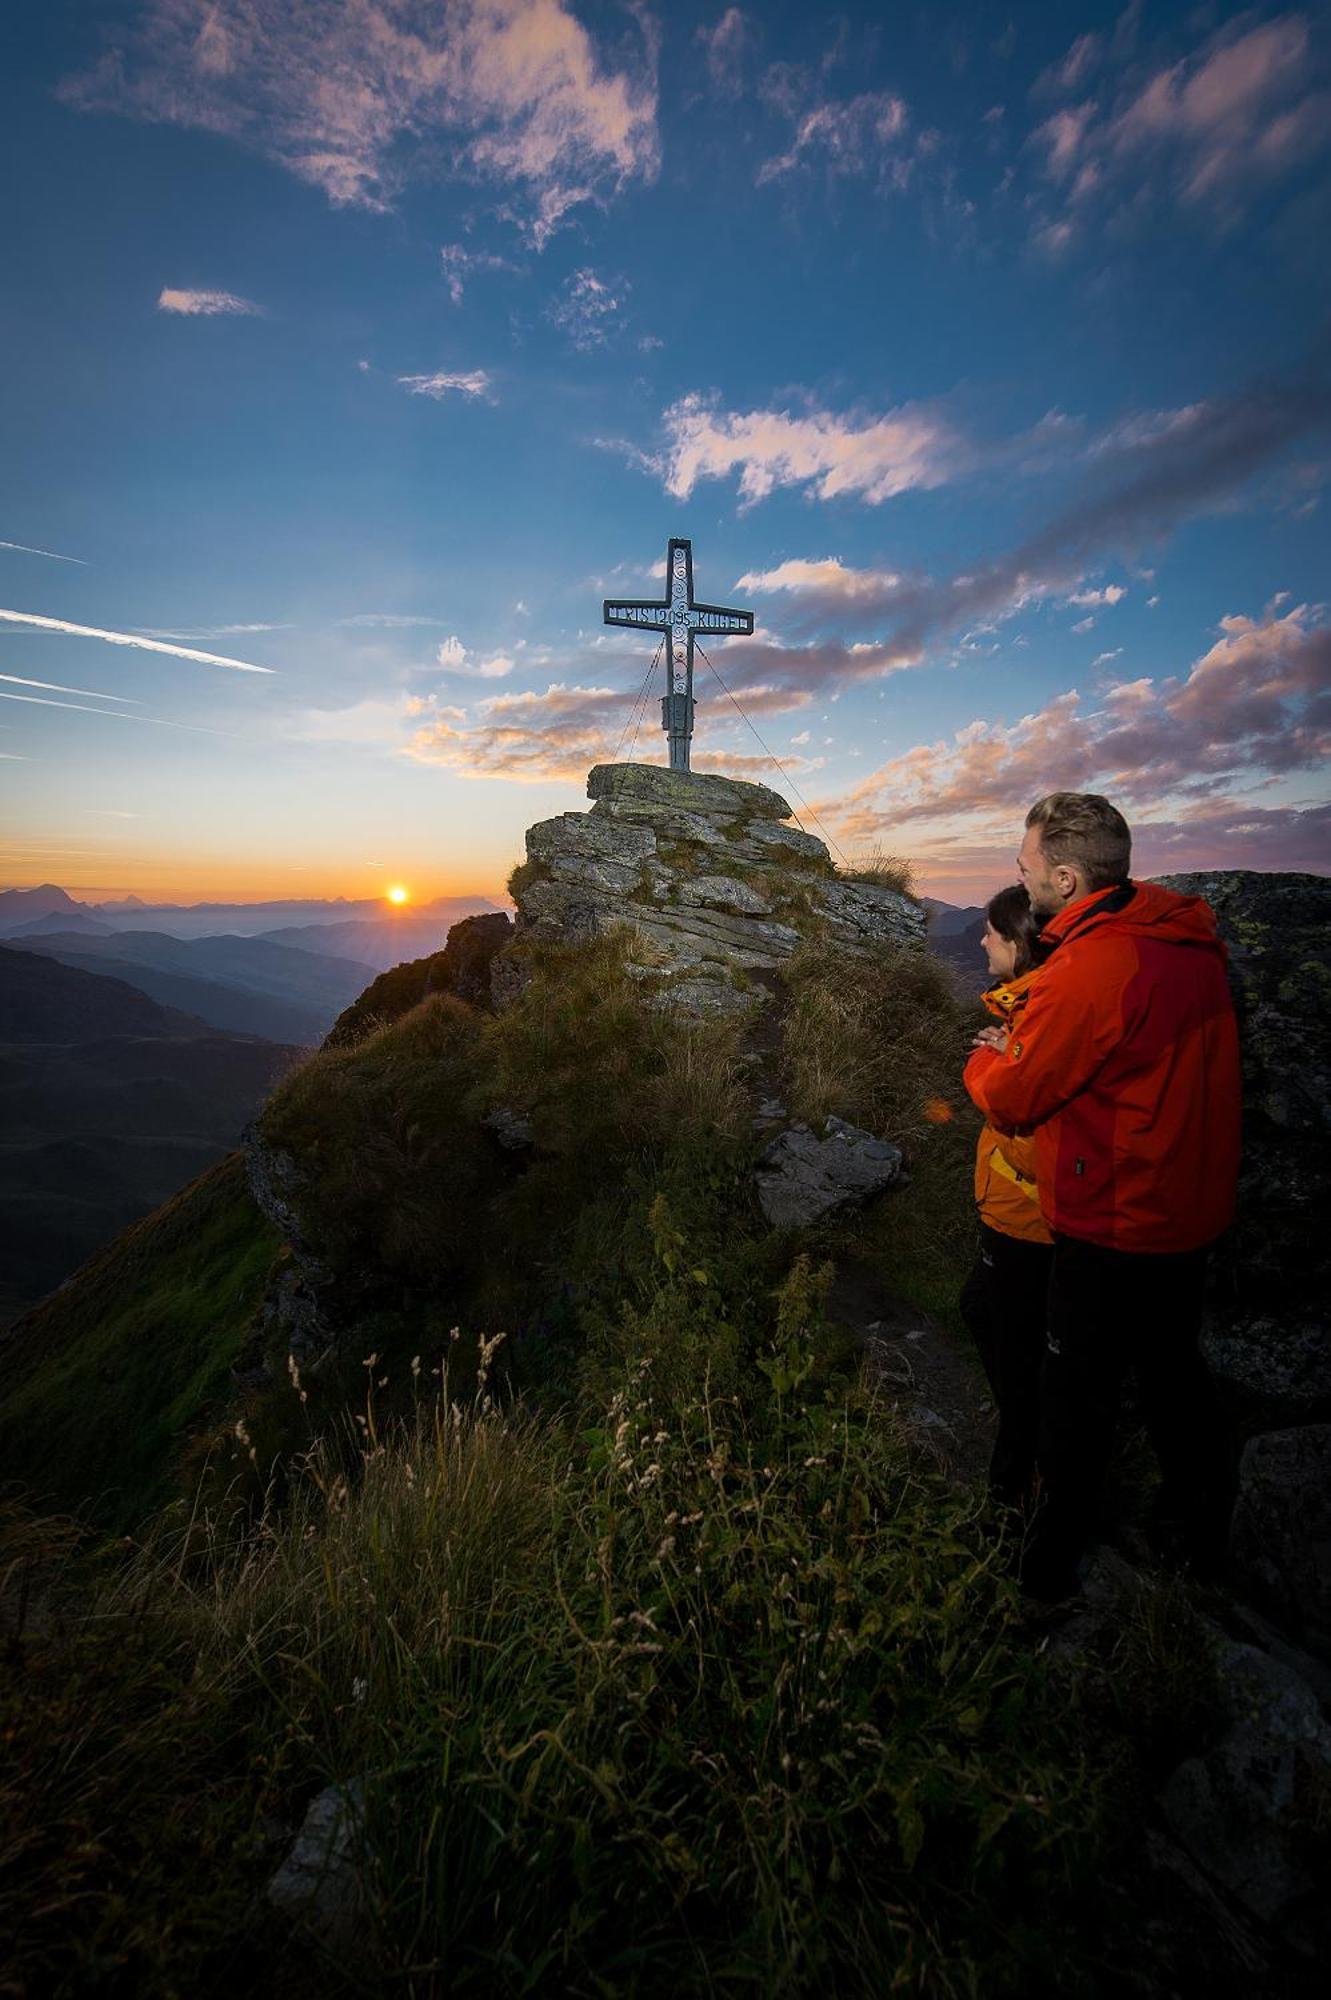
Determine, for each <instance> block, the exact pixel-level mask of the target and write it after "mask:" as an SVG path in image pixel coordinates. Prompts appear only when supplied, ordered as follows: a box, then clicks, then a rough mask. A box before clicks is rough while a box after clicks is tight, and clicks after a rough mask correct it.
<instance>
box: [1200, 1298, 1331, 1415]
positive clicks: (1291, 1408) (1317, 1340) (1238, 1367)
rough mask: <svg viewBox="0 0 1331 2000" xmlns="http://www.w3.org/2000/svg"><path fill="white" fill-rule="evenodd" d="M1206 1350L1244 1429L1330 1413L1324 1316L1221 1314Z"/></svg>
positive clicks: (1329, 1341)
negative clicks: (1233, 1315)
mask: <svg viewBox="0 0 1331 2000" xmlns="http://www.w3.org/2000/svg"><path fill="white" fill-rule="evenodd" d="M1202 1352H1203V1354H1204V1355H1205V1357H1206V1360H1207V1363H1208V1365H1209V1367H1210V1370H1211V1373H1212V1374H1213V1375H1214V1376H1215V1379H1216V1383H1217V1385H1218V1387H1219V1389H1220V1393H1221V1396H1222V1398H1223V1400H1224V1402H1225V1405H1226V1407H1227V1408H1228V1409H1229V1411H1230V1413H1231V1414H1232V1415H1233V1416H1234V1417H1235V1419H1236V1420H1237V1422H1238V1424H1239V1425H1240V1427H1241V1429H1242V1430H1243V1431H1244V1433H1245V1434H1247V1433H1251V1432H1253V1431H1260V1430H1283V1429H1286V1428H1287V1427H1288V1426H1289V1425H1291V1424H1311V1423H1316V1422H1318V1421H1319V1420H1322V1421H1325V1420H1326V1419H1328V1418H1331V1328H1328V1325H1327V1322H1326V1319H1325V1318H1324V1317H1322V1316H1314V1315H1312V1314H1299V1313H1297V1312H1294V1311H1290V1312H1288V1313H1284V1314H1279V1315H1277V1314H1272V1313H1257V1314H1250V1313H1246V1314H1243V1315H1241V1316H1240V1317H1238V1318H1237V1319H1234V1318H1229V1317H1227V1316H1222V1315H1216V1316H1214V1317H1213V1318H1212V1320H1211V1323H1210V1324H1209V1325H1208V1327H1207V1329H1206V1332H1205V1334H1204V1335H1203V1338H1202Z"/></svg>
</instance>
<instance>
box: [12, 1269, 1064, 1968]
mask: <svg viewBox="0 0 1331 2000" xmlns="http://www.w3.org/2000/svg"><path fill="white" fill-rule="evenodd" d="M667 1252H668V1243H667V1244H666V1249H665V1251H663V1256H664V1255H665V1254H667ZM673 1275H674V1274H673V1273H672V1272H671V1271H669V1270H668V1269H667V1268H666V1266H665V1264H664V1262H662V1281H663V1284H662V1294H661V1297H660V1299H659V1300H658V1301H657V1302H656V1306H657V1310H656V1312H655V1314H654V1315H653V1324H655V1325H658V1326H659V1324H661V1323H662V1321H663V1319H665V1318H669V1319H672V1320H674V1321H675V1322H676V1324H678V1321H679V1318H680V1315H681V1312H684V1311H685V1306H684V1296H685V1295H684V1293H683V1292H682V1291H680V1289H679V1288H678V1287H673V1288H672V1279H673ZM710 1275H711V1274H710V1273H707V1272H705V1271H697V1272H693V1273H691V1274H689V1276H688V1284H689V1286H690V1287H691V1291H692V1295H693V1297H694V1299H695V1301H698V1302H702V1301H705V1300H706V1298H707V1295H708V1293H709V1290H710V1284H709V1282H707V1280H709V1279H710ZM818 1290H819V1287H818V1285H817V1283H816V1281H814V1280H813V1278H812V1277H811V1275H810V1274H809V1273H808V1272H807V1270H806V1269H804V1268H803V1267H801V1268H800V1269H799V1270H798V1271H797V1272H796V1274H795V1276H794V1279H793V1281H792V1283H791V1284H789V1285H788V1286H787V1287H786V1288H785V1291H784V1293H783V1295H782V1297H781V1299H780V1300H778V1301H777V1310H776V1314H775V1326H776V1330H775V1333H774V1336H773V1338H772V1340H771V1342H770V1343H769V1346H768V1349H767V1351H766V1352H765V1353H764V1354H762V1355H760V1356H758V1357H756V1358H757V1360H758V1362H759V1364H760V1365H759V1366H757V1367H756V1368H755V1370H754V1371H753V1373H752V1376H751V1378H750V1380H749V1383H748V1384H747V1388H748V1390H749V1393H747V1394H746V1396H745V1397H744V1398H743V1399H742V1400H741V1399H740V1398H738V1397H732V1396H729V1395H726V1396H722V1395H719V1394H717V1393H715V1392H714V1391H713V1390H712V1389H711V1388H710V1387H709V1386H708V1382H707V1373H708V1371H707V1369H706V1367H705V1366H703V1367H701V1369H700V1370H695V1372H694V1374H693V1379H692V1381H691V1382H688V1381H686V1379H685V1376H684V1375H683V1374H681V1375H680V1376H679V1378H678V1380H677V1384H676V1388H675V1390H674V1391H673V1392H672V1391H667V1390H664V1389H661V1388H658V1385H657V1381H656V1377H657V1367H656V1362H655V1358H654V1357H653V1356H649V1355H648V1354H647V1353H640V1354H639V1355H638V1357H637V1359H636V1360H635V1361H634V1362H633V1363H632V1364H631V1365H629V1366H627V1367H625V1368H624V1369H623V1370H622V1372H621V1375H620V1379H619V1383H618V1386H617V1388H616V1389H615V1391H614V1392H613V1393H612V1394H611V1395H610V1396H608V1397H607V1398H605V1399H604V1400H601V1401H598V1402H588V1403H586V1404H584V1406H583V1407H582V1409H581V1410H580V1411H579V1413H578V1414H577V1417H576V1418H575V1419H572V1420H570V1421H564V1422H555V1421H537V1420H535V1419H533V1418H531V1417H527V1416H524V1415H523V1414H522V1413H521V1412H520V1411H511V1412H508V1413H505V1412H503V1411H502V1410H500V1409H499V1408H497V1407H496V1406H495V1405H494V1404H492V1403H491V1402H490V1400H489V1397H488V1393H487V1385H486V1383H485V1381H484V1380H482V1381H481V1383H480V1384H479V1385H478V1394H477V1398H476V1400H475V1401H474V1403H473V1404H472V1405H471V1406H470V1407H469V1408H468V1409H467V1410H466V1411H465V1412H464V1411H462V1410H460V1409H458V1408H457V1406H456V1404H454V1405H452V1406H451V1407H450V1402H449V1390H448V1386H447V1384H445V1385H444V1388H443V1393H442V1395H441V1396H440V1397H439V1399H438V1400H437V1401H431V1400H423V1401H422V1403H421V1405H420V1407H419V1408H418V1409H417V1411H416V1412H415V1414H414V1416H413V1417H411V1418H410V1419H407V1420H403V1421H401V1422H399V1423H395V1424H391V1425H389V1426H386V1427H381V1426H380V1424H379V1421H378V1419H377V1417H376V1414H375V1406H374V1401H373V1396H372V1393H371V1395H370V1396H369V1397H367V1402H366V1406H365V1414H364V1422H363V1424H362V1425H361V1427H360V1431H359V1438H360V1449H359V1455H358V1460H357V1465H356V1470H355V1473H354V1475H353V1476H351V1477H348V1476H347V1472H346V1458H345V1454H344V1453H343V1452H342V1451H340V1450H338V1449H332V1448H328V1447H323V1446H316V1447H315V1448H313V1449H312V1450H311V1451H310V1453H309V1454H308V1456H307V1458H306V1460H305V1462H304V1466H303V1469H302V1470H301V1471H300V1473H299V1476H298V1477H297V1479H296V1480H295V1482H294V1484H293V1486H292V1488H291V1490H290V1492H289V1494H288V1496H287V1500H286V1503H285V1505H284V1506H283V1507H282V1508H281V1509H280V1510H270V1511H269V1512H268V1514H267V1515H266V1516H265V1517H264V1518H263V1519H262V1520H260V1522H259V1523H258V1524H257V1525H256V1526H255V1527H253V1528H252V1529H251V1530H248V1531H246V1532H244V1533H239V1532H237V1531H236V1529H235V1526H234V1524H233V1525H232V1527H231V1528H229V1529H224V1528H223V1527H221V1526H220V1525H219V1524H218V1523H217V1522H216V1521H214V1520H209V1519H207V1518H203V1519H199V1518H195V1519H194V1520H192V1521H189V1522H186V1521H185V1520H184V1519H183V1518H182V1517H180V1516H170V1517H168V1518H167V1519H166V1520H165V1521H163V1522H162V1523H161V1524H160V1525H159V1526H158V1527H157V1528H156V1529H155V1530H153V1531H152V1532H151V1533H150V1534H149V1536H148V1537H147V1539H146V1540H145V1542H144V1543H143V1544H142V1546H141V1547H139V1548H138V1549H136V1550H134V1551H133V1552H131V1553H130V1554H128V1555H125V1554H123V1553H120V1554H114V1553H109V1552H108V1553H106V1554H103V1555H102V1556H100V1557H96V1556H93V1557H91V1558H88V1559H86V1560H85V1564H84V1565H83V1566H80V1564H79V1562H78V1560H77V1558H76V1556H75V1553H74V1552H73V1551H72V1550H71V1548H70V1546H69V1542H68V1538H67V1537H65V1536H63V1535H62V1534H61V1533H60V1532H59V1530H58V1529H53V1528H52V1527H51V1526H49V1525H45V1526H43V1525H40V1524H34V1523H31V1522H26V1521H23V1520H22V1519H18V1520H15V1521H14V1522H13V1523H12V1525H11V1529H10V1547H9V1549H8V1550H7V1551H6V1552H5V1556H0V1572H2V1573H3V1574H5V1575H6V1576H7V1578H8V1582H9V1591H8V1594H7V1601H6V1603H5V1607H4V1615H5V1617H6V1620H7V1625H8V1632H9V1636H10V1639H11V1642H12V1644H11V1650H12V1653H13V1658H14V1660H15V1662H16V1666H17V1672H16V1673H15V1674H13V1675H12V1676H11V1678H10V1682H9V1687H8V1692H7V1693H6V1695H5V1696H4V1697H3V1703H4V1707H3V1710H0V1729H3V1731H4V1734H5V1739H6V1743H7V1749H8V1751H9V1758H8V1773H9V1775H8V1777H7V1779H6V1780H5V1785H6V1795H5V1796H4V1797H3V1800H2V1801H0V1803H2V1804H3V1808H4V1811H5V1815H6V1819H7V1823H8V1825H9V1827H10V1829H11V1831H10V1833H9V1836H8V1841H7V1845H6V1847H5V1848H4V1850H3V1867H2V1868H0V1922H4V1924H5V1928H6V1929H7V1930H8V1931H9V1932H10V1933H11V1935H12V1936H13V1937H14V1938H15V1939H16V1949H15V1953H14V1957H13V1963H12V1973H11V1976H13V1975H16V1976H17V1977H18V1978H19V1980H20V1981H21V1982H23V1984H26V1986H27V1988H28V1990H32V1991H36V1990H41V1991H44V1992H64V1991H73V1990H75V1989H76V1988H83V1987H86V1984H87V1982H88V1981H89V1980H90V1979H93V1978H98V1979H100V1980H102V1981H103V1982H105V1984H104V1987H103V1990H108V1991H123V1992H126V1993H128V1992H133V1993H135V1994H136V1995H137V1994H144V1995H156V1994H166V1993H173V1992H179V1991H185V1990H188V1991H195V1992H202V1993H208V1992H213V1991H221V1990H222V1989H223V1987H225V1988H226V1990H228V1991H230V1990H234V1987H235V1984H236V1982H237V1981H239V1982H240V1984H241V1985H242V1987H244V1986H251V1987H252V1986H253V1985H254V1983H255V1981H256V1980H258V1981H260V1982H261V1983H262V1985H263V1987H264V1989H265V1990H267V1991H275V1992H301V1991H303V1990H305V1986H306V1981H307V1980H308V1978H309V1968H308V1966H307V1965H306V1961H307V1960H308V1947H307V1946H306V1945H304V1944H302V1943H301V1941H300V1940H299V1939H295V1940H290V1939H287V1938H285V1937H284V1936H283V1935H282V1934H281V1932H280V1930H279V1928H278V1926H277V1925H276V1924H275V1922H274V1920H272V1919H271V1918H267V1919H265V1918H263V1917H262V1916H261V1915H260V1914H258V1912H260V1911H261V1909H262V1905H261V1904H258V1903H256V1892H257V1891H258V1890H259V1888H260V1886H261V1884H262V1881H263V1879H264V1877H265V1874H266V1873H267V1872H269V1871H270V1870H271V1868H272V1866H273V1865H274V1863H275V1860H276V1858H277V1853H278V1852H280V1848H279V1849H278V1850H277V1852H274V1850H273V1849H272V1847H270V1846H269V1845H267V1844H266V1841H265V1834H264V1828H265V1826H266V1825H267V1824H268V1823H270V1822H271V1821H272V1820H273V1819H274V1818H275V1819H276V1820H277V1821H278V1822H280V1823H285V1824H287V1825H290V1824H292V1823H293V1822H295V1821H297V1820H298V1819H299V1817H300V1814H301V1811H302V1810H303V1806H304V1804H305V1802H306V1801H307V1800H308V1798H309V1797H310V1796H311V1794H312V1792H313V1791H314V1790H315V1789H317V1788H318V1787H320V1786H321V1785H322V1784H324V1783H325V1782H328V1781H330V1780H349V1779H351V1778H353V1777H361V1778H363V1779H364V1780H365V1783H366V1806H365V1824H364V1840H363V1850H362V1852H361V1854H360V1861H361V1865H362V1867H363V1870H364V1876H365V1881H366V1884H367V1889H368V1909H367V1912H366V1919H365V1922H364V1924H362V1925H360V1926H358V1931H359V1937H360V1955H359V1959H355V1958H352V1959H346V1958H345V1957H344V1962H343V1963H342V1965H341V1967H340V1968H339V1967H335V1966H333V1965H331V1964H330V1965H325V1966H322V1967H320V1968H319V1978H320V1979H321V1981H322V1982H323V1990H324V1991H326V1992H327V1991H334V1992H337V1991H353V1990H382V1988H383V1985H384V1984H385V1983H389V1984H391V1983H396V1982H397V1981H399V1980H401V1981H404V1982H406V1983H407V1985H408V1990H412V1991H416V1992H440V1993H443V1992H458V1993H465V1992H471V1991H474V1990H478V1989H481V1988H483V1987H484V1988H488V1989H490V1990H491V1991H497V1992H500V1993H505V1994H507V1993H545V1992H549V1993H564V1992H569V1991H573V1992H615V1993H621V1992H622V1993H625V1994H635V1993H641V1994H653V1993H660V1992H662V1991H665V1990H668V1989H669V1990H673V1991H678V1992H681V1993H685V1994H693V1993H696V1994H704V1993H708V1994H710V1993H716V1992H728V1993H735V1994H738V1993H742V1992H763V1993H780V1992H789V1993H799V1992H811V1991H815V1990H818V1991H822V1990H834V1991H837V1992H846V1993H863V1994H879V1993H882V1992H885V1991H897V1992H906V1993H928V1994H962V1993H971V1992H976V1991H979V1990H981V1987H982V1989H983V1990H984V1991H985V1992H986V1993H995V1994H1001V1993H1022V1992H1029V1991H1031V1990H1061V1991H1072V1990H1074V1986H1073V1983H1072V1981H1071V1976H1070V1970H1069V1969H1070V1967H1071V1966H1072V1964H1073V1959H1074V1951H1075V1946H1076V1937H1077V1926H1078V1924H1079V1922H1081V1921H1082V1920H1083V1918H1084V1907H1083V1906H1082V1905H1081V1904H1080V1903H1079V1902H1078V1891H1079V1888H1080V1886H1081V1885H1083V1884H1084V1882H1085V1880H1086V1879H1087V1876H1088V1872H1089V1871H1090V1870H1091V1869H1093V1867H1094V1863H1095V1857H1096V1851H1097V1848H1096V1842H1097V1821H1098V1815H1099V1804H1098V1801H1097V1793H1096V1788H1095V1785H1094V1784H1092V1783H1088V1773H1087V1769H1086V1765H1085V1759H1084V1755H1083V1753H1082V1752H1081V1750H1080V1749H1079V1747H1078V1744H1077V1740H1076V1726H1075V1719H1073V1718H1069V1717H1068V1716H1067V1714H1066V1713H1065V1712H1064V1710H1063V1709H1062V1707H1061V1706H1060V1704H1059V1703H1057V1702H1056V1701H1054V1700H1052V1699H1051V1697H1050V1694H1049V1692H1048V1690H1047V1688H1046V1685H1045V1682H1044V1679H1043V1676H1042V1673H1041V1670H1040V1668H1039V1665H1038V1663H1037V1662H1036V1661H1035V1660H1034V1659H1033V1658H1032V1656H1031V1655H1030V1654H1029V1652H1028V1651H1027V1650H1026V1649H1025V1648H1024V1646H1023V1644H1022V1642H1021V1638H1020V1633H1019V1630H1018V1628H1017V1627H1016V1626H1015V1624H1014V1618H1013V1611H1012V1600H1011V1593H1010V1586H1008V1585H1006V1584H1005V1583H1004V1582H1003V1581H1002V1578H1001V1575H1000V1569H1001V1563H1000V1560H999V1558H1000V1556H1001V1553H1002V1552H1001V1549H999V1550H995V1548H994V1546H993V1545H992V1544H991V1543H990V1542H988V1541H987V1540H986V1538H985V1536H984V1534H983V1533H982V1524H981V1522H980V1521H979V1520H978V1519H977V1517H976V1513H975V1509H974V1505H973V1503H972V1502H971V1501H970V1500H969V1499H968V1498H967V1497H966V1496H964V1495H958V1494H957V1493H955V1492H953V1491H949V1490H948V1489H946V1488H945V1487H944V1486H943V1484H942V1483H941V1481H939V1480H938V1478H937V1477H936V1476H935V1475H933V1474H931V1473H930V1472H929V1471H928V1470H927V1469H926V1468H924V1467H922V1466H920V1465H918V1464H916V1463H915V1462H913V1460H912V1455H911V1450H910V1447H909V1444H908V1442H907V1440H906V1439H905V1438H904V1437H903V1435H902V1434H901V1433H900V1431H899V1430H898V1428H897V1427H896V1424H895V1423H894V1421H893V1419H892V1417H891V1415H890V1413H889V1412H887V1411H886V1410H885V1409H883V1408H881V1407H879V1406H876V1405H875V1404H874V1402H873V1401H872V1400H871V1399H869V1398H866V1397H865V1396H863V1395H861V1394H859V1393H854V1394H851V1395H849V1396H845V1395H838V1396H835V1397H829V1398H825V1399H823V1398H811V1397H810V1395H809V1389H808V1385H809V1382H810V1379H811V1373H812V1369H813V1348H812V1346H811V1344H810V1338H809V1335H810V1327H809V1326H808V1325H807V1324H806V1319H805V1316H806V1314H807V1313H808V1312H810V1311H813V1312H816V1298H817V1293H818ZM710 1330H711V1329H710V1326H709V1323H708V1321H707V1319H706V1318H705V1317H704V1318H703V1320H701V1321H700V1322H699V1324H698V1326H697V1328H696V1329H695V1331H696V1333H697V1335H698V1342H697V1345H696V1349H695V1354H696V1359H697V1360H698V1361H699V1362H700V1363H701V1362H702V1360H703V1355H704V1353H705V1348H706V1344H707V1340H708V1338H709V1337H710ZM289 1393H291V1394H292V1395H293V1396H294V1395H295V1394H296V1390H295V1389H294V1388H293V1389H292V1390H291V1391H290V1392H289ZM234 1448H235V1450H236V1452H237V1454H238V1455H243V1453H244V1450H245V1446H244V1440H243V1438H242V1439H238V1440H237V1441H236V1444H235V1447H234ZM6 1556H7V1560H6V1559H5V1557H6ZM25 1596H26V1602H27V1604H28V1605H29V1606H30V1605H32V1604H33V1603H36V1604H37V1605H38V1606H39V1607H40V1615H38V1616H36V1617H33V1616H32V1615H31V1612H29V1613H28V1615H27V1619H26V1622H23V1621H24V1603H25ZM76 1604H77V1606H78V1608H77V1609H75V1605H76ZM94 1635H95V1637H96V1645H95V1647H94V1644H93V1637H94ZM1022 1912H1025V1913H1026V1915H1025V1916H1024V1917H1023V1916H1022V1914H1021V1913H1022ZM260 1968H262V1969H260ZM302 1968H304V1969H302ZM19 1990H22V1986H20V1989H19Z"/></svg>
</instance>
